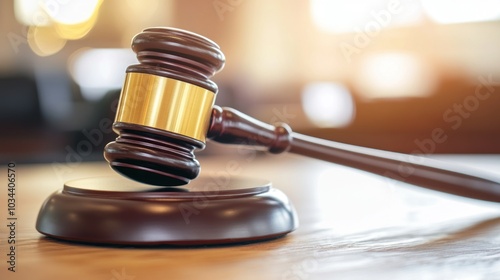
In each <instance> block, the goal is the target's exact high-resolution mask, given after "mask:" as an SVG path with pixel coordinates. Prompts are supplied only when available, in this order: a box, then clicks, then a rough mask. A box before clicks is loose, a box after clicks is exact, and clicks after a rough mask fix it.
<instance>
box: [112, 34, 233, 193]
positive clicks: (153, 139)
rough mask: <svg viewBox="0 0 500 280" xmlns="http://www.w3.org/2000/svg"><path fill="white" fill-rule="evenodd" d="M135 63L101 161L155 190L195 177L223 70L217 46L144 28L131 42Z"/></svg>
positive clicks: (193, 36)
mask: <svg viewBox="0 0 500 280" xmlns="http://www.w3.org/2000/svg"><path fill="white" fill-rule="evenodd" d="M132 50H133V51H134V52H135V53H136V54H137V59H138V61H139V64H136V65H131V66H129V67H128V68H127V71H126V72H127V73H126V78H125V82H124V86H123V88H122V92H121V95H120V101H119V104H118V110H117V113H116V119H115V122H114V124H113V130H114V131H115V132H116V133H117V134H118V137H117V138H116V140H115V141H113V142H110V143H109V144H108V145H106V147H105V149H104V157H105V159H106V160H107V161H108V162H109V164H110V166H111V168H112V169H114V170H115V171H117V172H118V173H120V174H122V175H124V176H126V177H128V178H130V179H133V180H136V181H139V182H142V183H146V184H152V185H160V186H177V185H184V184H186V183H188V182H189V181H190V180H192V179H194V178H196V177H197V176H198V174H199V172H200V164H199V162H198V161H197V160H196V158H195V156H194V151H195V150H196V149H203V148H204V147H205V141H206V134H207V131H208V130H209V129H210V123H211V117H212V115H213V113H214V112H213V110H216V109H214V108H213V105H214V101H215V97H216V94H217V85H216V84H215V83H214V82H212V81H211V80H210V78H211V77H212V76H213V75H214V74H215V73H216V72H218V71H219V70H221V69H222V67H223V66H224V62H225V58H224V54H223V53H222V52H221V50H220V48H219V46H218V45H217V44H216V43H214V42H212V41H211V40H209V39H207V38H205V37H203V36H200V35H197V34H194V33H191V32H187V31H184V30H180V29H175V28H148V29H145V30H143V31H142V32H141V33H139V34H137V35H136V36H135V37H134V38H133V40H132Z"/></svg>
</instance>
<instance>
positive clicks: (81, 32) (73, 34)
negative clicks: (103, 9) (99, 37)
mask: <svg viewBox="0 0 500 280" xmlns="http://www.w3.org/2000/svg"><path fill="white" fill-rule="evenodd" d="M97 16H98V13H97V12H95V13H94V14H93V15H92V16H91V17H90V18H89V19H88V20H87V21H84V22H81V23H76V24H64V23H56V24H55V25H54V28H55V30H56V32H57V34H59V36H60V37H61V38H64V39H68V40H77V39H81V38H83V37H84V36H85V35H87V33H89V32H90V30H92V28H93V27H94V25H95V23H96V21H97Z"/></svg>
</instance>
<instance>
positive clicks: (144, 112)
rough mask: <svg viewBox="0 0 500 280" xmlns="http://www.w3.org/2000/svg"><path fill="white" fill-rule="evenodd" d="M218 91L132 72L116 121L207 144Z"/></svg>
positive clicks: (122, 96)
mask: <svg viewBox="0 0 500 280" xmlns="http://www.w3.org/2000/svg"><path fill="white" fill-rule="evenodd" d="M214 101H215V93H214V92H211V91H209V90H207V89H205V88H202V87H199V86H197V85H193V84H190V83H186V82H183V81H179V80H175V79H171V78H166V77H162V76H156V75H152V74H144V73H135V72H129V73H127V76H126V78H125V84H124V86H123V89H122V93H121V96H120V103H119V104H118V111H117V112H116V120H115V121H116V122H125V123H133V124H138V125H144V126H149V127H154V128H158V129H162V130H166V131H170V132H174V133H177V134H181V135H184V136H188V137H191V138H194V139H197V140H199V141H202V142H203V143H205V136H206V133H207V130H208V126H209V122H210V116H211V113H212V107H213V105H214Z"/></svg>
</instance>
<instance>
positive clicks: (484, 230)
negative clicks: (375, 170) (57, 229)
mask: <svg viewBox="0 0 500 280" xmlns="http://www.w3.org/2000/svg"><path fill="white" fill-rule="evenodd" d="M444 159H446V160H452V161H454V162H459V163H463V164H468V165H471V166H472V167H474V168H479V169H483V170H486V169H489V170H492V171H495V170H497V171H498V170H499V168H498V167H499V166H500V156H468V157H466V156H461V157H444ZM199 160H200V162H201V164H202V167H203V172H204V173H207V174H211V173H217V172H224V170H225V166H226V165H227V164H228V162H231V161H232V164H234V161H236V162H237V163H238V166H239V167H240V169H239V173H240V175H241V176H256V177H263V178H268V179H270V180H272V181H273V183H274V186H275V187H277V188H279V189H281V190H282V191H284V192H285V193H286V194H287V195H288V196H289V198H290V199H291V200H292V202H293V203H294V205H295V207H296V209H297V212H298V215H299V219H300V227H299V229H298V230H296V231H295V232H293V233H291V234H289V235H287V236H286V237H284V238H281V239H276V240H272V241H268V242H262V243H256V244H247V245H236V246H222V247H207V248H172V247H157V248H133V247H109V246H108V247H105V246H91V245H81V244H74V243H68V242H60V241H56V240H53V239H49V238H46V237H44V236H42V235H41V234H39V233H38V232H37V231H36V230H35V221H36V217H37V214H38V209H39V208H40V206H41V204H42V202H43V201H44V199H45V198H46V197H47V196H48V195H49V194H50V193H52V192H53V191H55V190H57V189H59V188H61V187H62V184H63V182H64V181H66V180H69V179H75V178H82V177H89V176H97V175H106V174H111V173H112V172H113V171H111V170H110V169H109V168H108V166H107V164H106V163H82V164H80V163H56V164H44V165H17V166H16V167H15V169H16V175H17V176H16V179H17V180H16V213H15V216H16V217H17V221H16V223H17V224H16V235H15V238H16V272H10V271H8V267H9V264H8V262H7V261H8V258H9V257H8V256H7V254H8V253H9V250H8V249H9V244H7V240H8V236H9V230H8V227H7V225H8V220H7V218H8V217H7V215H8V213H7V206H6V204H7V203H6V202H7V166H5V165H4V166H2V167H0V168H1V169H2V170H1V177H0V182H2V183H1V186H2V187H1V191H0V201H1V202H0V205H1V208H0V221H1V222H0V225H1V226H0V234H1V235H0V279H2V280H3V279H71V280H76V279H103V280H110V279H112V280H132V279H136V280H142V279H500V205H496V204H493V203H484V202H478V201H473V200H468V199H462V198H458V197H454V196H450V195H443V194H439V193H435V192H432V191H427V190H422V189H419V188H416V187H413V186H409V185H405V184H403V183H395V182H392V181H389V180H387V179H383V178H380V177H377V176H374V175H371V174H368V173H364V172H360V171H357V170H354V169H350V168H346V167H342V166H337V165H334V164H329V163H325V162H321V161H316V160H311V159H305V158H300V157H298V156H293V155H283V156H261V155H258V156H256V155H255V154H252V153H247V154H241V153H240V155H238V156H223V157H217V158H216V157H211V156H210V157H203V158H200V159H199Z"/></svg>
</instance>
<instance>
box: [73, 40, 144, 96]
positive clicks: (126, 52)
mask: <svg viewBox="0 0 500 280" xmlns="http://www.w3.org/2000/svg"><path fill="white" fill-rule="evenodd" d="M136 63H137V59H136V58H135V54H134V53H133V52H132V51H131V50H130V49H86V50H81V51H78V52H77V53H76V54H74V55H73V56H72V58H71V59H70V65H69V68H70V73H71V75H72V76H73V79H74V80H75V81H76V83H77V84H78V85H79V86H80V87H81V89H82V94H83V95H84V97H85V98H87V99H89V100H97V99H99V98H101V97H102V96H103V95H104V94H106V93H107V91H109V90H113V89H119V88H121V87H122V86H123V81H124V79H125V70H126V68H127V67H128V66H129V65H131V64H136Z"/></svg>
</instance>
